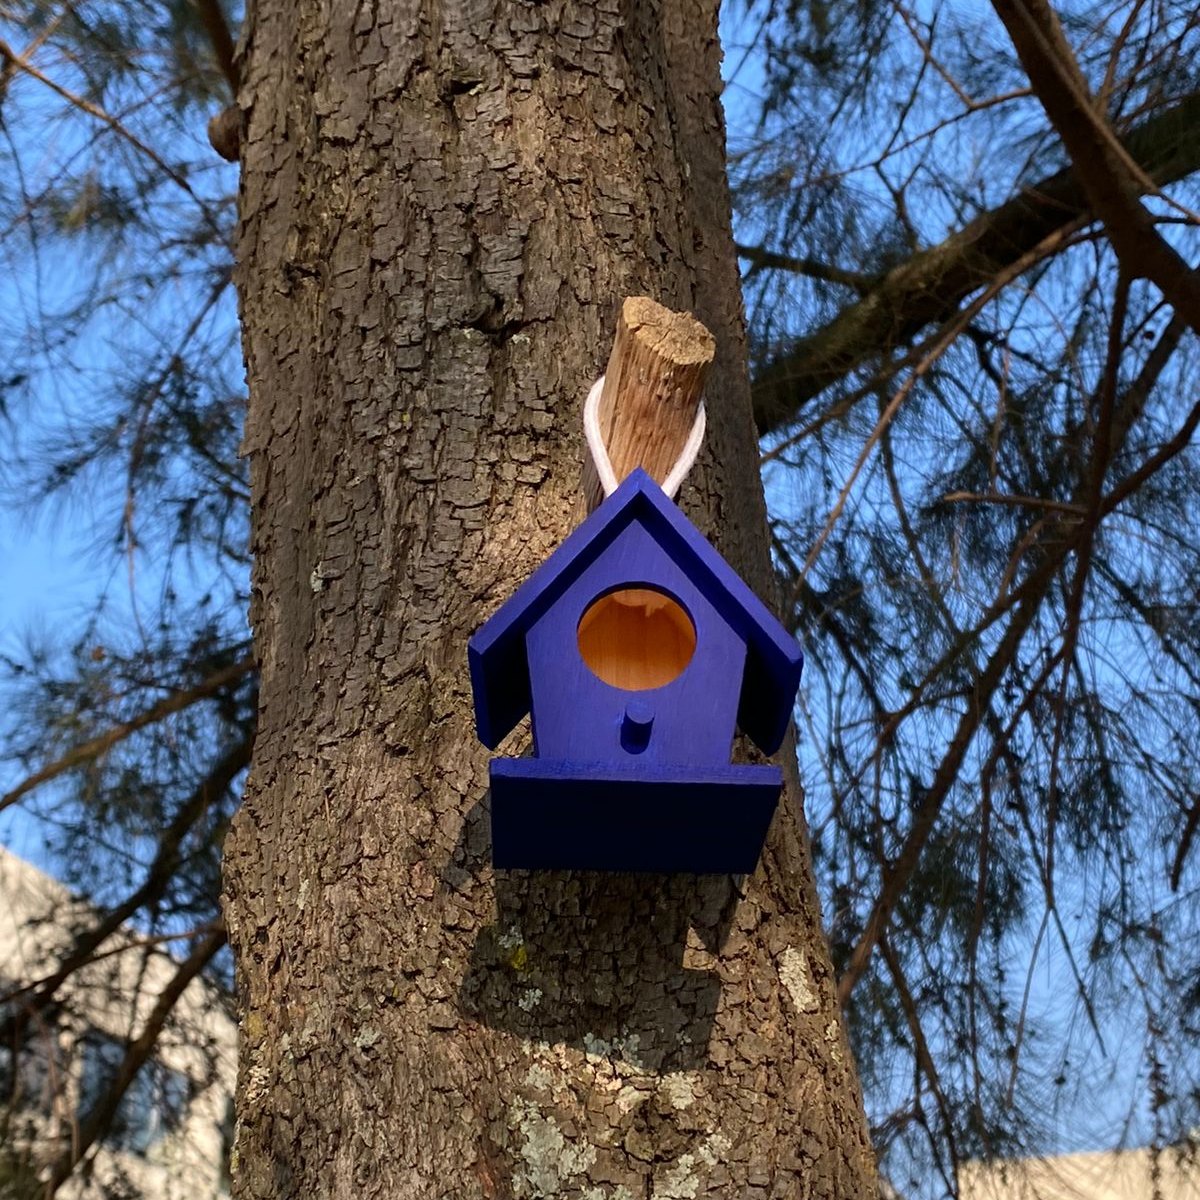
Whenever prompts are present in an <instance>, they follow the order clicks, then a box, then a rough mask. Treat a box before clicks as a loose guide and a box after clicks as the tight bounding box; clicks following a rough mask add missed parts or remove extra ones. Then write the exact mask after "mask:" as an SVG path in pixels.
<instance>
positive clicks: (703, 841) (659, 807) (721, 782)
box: [491, 758, 783, 875]
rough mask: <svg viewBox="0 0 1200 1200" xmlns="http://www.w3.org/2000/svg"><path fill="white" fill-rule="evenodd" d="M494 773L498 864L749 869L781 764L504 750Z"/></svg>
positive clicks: (716, 871)
mask: <svg viewBox="0 0 1200 1200" xmlns="http://www.w3.org/2000/svg"><path fill="white" fill-rule="evenodd" d="M491 783H492V862H493V863H494V864H495V866H497V867H499V868H501V869H526V870H576V871H655V872H669V873H693V874H721V875H748V874H750V873H751V872H752V871H753V870H754V868H755V866H756V865H757V863H758V855H759V851H760V850H761V849H762V845H763V842H764V841H765V840H766V836H767V829H768V827H769V826H770V824H771V817H772V816H773V815H774V812H775V805H776V804H777V803H778V800H779V793H780V789H781V788H782V786H783V773H782V772H781V771H780V769H779V768H778V767H773V766H746V765H723V766H722V765H710V766H700V767H697V766H687V767H681V766H669V767H664V766H656V765H652V764H648V763H647V764H641V763H639V764H636V765H630V766H629V767H627V768H623V767H617V766H613V765H612V764H611V763H603V764H588V763H577V762H557V761H555V760H553V759H543V758H497V759H493V760H492V764H491Z"/></svg>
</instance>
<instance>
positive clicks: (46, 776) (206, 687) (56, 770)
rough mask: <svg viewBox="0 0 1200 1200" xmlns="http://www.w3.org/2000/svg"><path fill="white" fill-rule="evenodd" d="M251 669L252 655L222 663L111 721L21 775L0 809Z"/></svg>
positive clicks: (4, 798)
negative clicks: (191, 682) (142, 708)
mask: <svg viewBox="0 0 1200 1200" xmlns="http://www.w3.org/2000/svg"><path fill="white" fill-rule="evenodd" d="M253 669H254V660H253V659H252V658H243V659H240V660H239V661H238V662H235V663H232V664H231V665H230V666H228V667H222V668H221V670H219V671H214V672H213V673H212V674H211V675H209V676H208V678H207V679H203V680H201V681H200V682H199V683H198V684H196V685H195V687H190V688H183V689H181V690H179V691H176V692H172V693H171V694H170V695H169V696H165V697H164V698H163V699H162V700H160V701H159V702H158V703H157V704H155V705H152V706H151V707H150V708H148V709H146V711H145V712H143V713H139V714H138V715H137V716H136V717H134V718H133V719H132V720H129V721H125V722H123V723H122V724H120V725H114V726H113V727H112V728H111V729H109V730H106V731H105V732H104V733H102V734H100V736H99V737H94V738H91V739H90V740H88V741H86V742H83V743H82V744H80V745H78V746H75V747H73V748H72V749H70V750H68V751H67V753H66V754H64V755H63V756H62V757H61V758H58V759H56V760H55V761H54V762H52V763H47V765H46V766H44V767H42V769H41V770H40V771H35V772H34V773H33V774H32V775H30V776H28V777H27V778H25V779H23V780H22V781H21V782H20V783H19V784H17V786H16V787H15V788H13V789H12V791H10V792H8V793H7V794H6V795H4V796H0V812H3V811H4V810H5V809H6V808H8V807H9V806H10V805H13V804H15V803H16V802H17V801H18V800H20V799H21V797H22V796H24V795H27V794H28V793H29V792H32V791H33V789H34V788H36V787H40V786H41V785H42V784H43V783H49V781H50V780H51V779H57V778H58V776H60V775H62V774H63V773H64V772H66V771H70V770H73V769H74V768H76V767H81V766H83V765H84V763H88V762H91V761H92V760H93V759H96V758H99V757H100V755H102V754H105V753H106V752H107V751H109V750H111V749H112V748H113V746H115V745H117V743H118V742H122V741H124V740H125V739H126V738H127V737H129V736H131V735H132V734H134V733H137V732H138V730H139V729H145V728H146V726H147V725H153V724H154V723H155V722H156V721H161V720H163V718H164V717H169V716H170V715H171V714H172V713H177V712H181V711H182V710H183V709H185V708H189V707H190V706H191V705H193V704H196V703H197V702H199V701H201V700H207V699H208V698H209V697H210V696H213V695H215V694H216V693H217V692H219V691H220V690H221V689H222V688H225V687H228V686H229V685H230V684H231V683H236V682H237V681H238V680H239V679H241V678H243V677H244V676H245V675H247V674H249V673H250V671H252V670H253Z"/></svg>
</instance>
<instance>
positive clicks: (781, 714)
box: [467, 468, 803, 754]
mask: <svg viewBox="0 0 1200 1200" xmlns="http://www.w3.org/2000/svg"><path fill="white" fill-rule="evenodd" d="M634 522H639V523H640V524H641V525H642V527H643V528H644V529H645V531H646V532H647V534H649V536H650V537H651V538H652V539H653V540H654V542H655V543H656V544H657V545H659V546H660V547H661V548H662V550H663V552H664V554H666V555H668V556H669V557H670V558H671V560H672V561H673V562H674V563H675V564H676V566H678V567H679V568H680V570H682V571H683V572H684V573H685V574H686V575H687V576H688V578H689V579H690V580H691V582H692V583H693V584H694V585H695V586H696V587H697V588H698V589H700V591H701V592H702V593H703V594H704V596H705V598H706V599H707V600H708V601H709V602H710V603H711V604H712V605H713V606H714V607H715V608H716V609H717V611H718V612H719V614H720V616H721V617H722V619H723V620H724V621H726V622H727V623H728V624H729V626H730V627H731V628H732V629H733V630H734V631H735V632H736V633H737V635H738V636H739V637H740V638H741V640H742V641H743V642H744V643H745V645H746V665H745V670H744V671H743V673H742V679H741V694H740V696H739V700H738V724H739V725H740V727H741V729H742V731H743V732H744V733H746V734H748V735H749V736H750V737H751V738H753V739H754V741H755V742H756V743H757V744H758V745H759V747H761V748H762V749H763V750H764V751H765V752H767V753H768V754H770V753H773V752H774V751H775V750H777V749H778V748H779V744H780V742H782V740H783V735H784V732H785V731H786V729H787V724H788V720H789V718H790V717H791V712H792V702H793V700H794V699H795V696H796V688H797V687H798V686H799V683H800V669H801V666H802V663H803V656H802V654H801V653H800V647H799V645H797V643H796V639H795V638H793V637H792V636H791V635H790V634H789V633H788V632H787V630H786V629H784V627H783V626H782V625H781V624H780V623H779V621H778V620H776V618H775V617H774V616H773V615H772V614H771V613H770V611H769V610H768V609H767V607H766V605H765V604H763V602H762V601H761V600H760V599H759V598H758V597H757V596H756V595H755V594H754V592H752V591H751V590H750V588H749V586H748V585H747V584H746V583H745V582H744V581H743V580H742V579H741V578H740V577H739V576H738V574H737V572H735V571H734V569H733V568H732V567H731V566H730V565H729V564H728V563H727V562H726V561H725V560H724V559H723V558H722V557H721V556H720V554H718V553H717V551H716V550H715V549H713V547H712V546H711V545H710V544H709V543H708V541H707V540H706V539H705V537H704V535H703V534H701V532H700V531H699V530H698V529H697V528H696V527H695V526H694V525H693V524H692V523H691V522H690V521H689V520H688V519H687V517H685V516H684V515H683V513H682V512H680V511H679V509H678V508H676V506H675V505H674V504H673V503H672V502H671V501H670V500H669V499H668V498H667V496H666V494H665V493H664V492H663V490H662V489H661V488H660V487H659V486H658V484H656V483H655V482H654V480H653V479H651V478H650V476H649V475H647V474H646V472H645V471H643V470H641V469H640V468H639V469H638V470H635V471H634V472H633V473H632V474H631V475H629V476H628V477H627V478H626V479H625V481H624V482H623V483H622V484H621V486H620V487H619V488H618V489H617V490H616V491H615V492H614V493H613V494H612V495H611V496H610V497H609V498H608V499H607V500H605V501H604V503H603V504H602V505H600V507H599V508H598V509H596V511H595V512H594V513H592V515H591V516H590V517H588V519H587V520H586V521H584V522H583V524H582V525H580V526H579V527H578V528H577V529H575V530H574V532H572V533H571V534H570V535H569V536H568V537H567V539H566V540H565V541H564V542H563V543H562V545H561V546H559V547H558V549H557V550H555V551H554V553H553V554H551V555H550V557H549V558H548V559H546V561H545V562H544V563H542V565H541V566H540V567H539V568H538V569H537V570H536V571H535V572H534V573H533V574H532V575H531V576H530V577H529V579H528V580H526V582H525V583H523V584H522V585H521V586H520V587H519V588H518V589H517V590H516V592H515V593H514V594H513V596H512V598H511V599H510V600H509V601H508V602H507V603H506V604H504V605H502V606H501V608H500V609H499V610H498V611H497V612H496V613H495V614H494V615H493V616H492V617H491V619H490V620H488V621H487V622H486V623H485V624H484V625H483V626H482V627H481V628H480V629H479V630H478V631H477V632H476V633H475V635H474V637H472V638H471V640H470V642H469V643H468V646H467V657H468V660H469V663H470V669H471V686H472V689H473V691H474V693H475V722H476V726H477V728H478V731H479V738H480V740H481V741H482V742H483V743H484V745H486V746H488V747H490V748H493V749H494V748H495V747H496V746H497V745H498V744H499V742H500V741H501V739H502V738H503V737H504V736H505V735H506V734H507V733H508V732H509V731H510V730H511V729H512V728H513V727H514V726H515V725H516V724H517V722H518V721H520V720H521V718H522V717H524V716H525V714H526V713H527V712H529V709H530V703H531V693H530V682H529V663H528V658H527V655H526V649H525V635H526V633H527V632H528V631H529V629H530V628H531V627H532V626H533V625H534V623H535V622H536V621H538V620H539V619H540V618H541V617H542V616H543V615H544V614H545V613H546V612H548V611H549V610H550V609H551V608H552V607H553V606H554V604H555V602H556V601H557V600H558V599H559V597H561V596H562V594H563V593H564V592H565V591H566V590H567V588H569V587H570V586H571V585H572V583H573V582H574V581H575V580H576V579H578V578H579V576H580V574H581V573H582V572H583V571H585V570H586V569H587V568H588V567H589V566H591V564H592V563H594V562H595V561H596V559H597V558H599V557H600V556H601V555H602V554H603V553H604V551H605V550H606V549H607V548H608V547H609V546H610V545H612V543H613V541H614V540H615V539H616V538H617V536H618V535H619V534H620V533H621V532H622V531H623V530H624V529H626V528H628V527H629V525H631V524H632V523H634ZM646 582H648V581H646ZM700 652H701V650H700V648H699V647H698V648H697V653H698V654H699V653H700Z"/></svg>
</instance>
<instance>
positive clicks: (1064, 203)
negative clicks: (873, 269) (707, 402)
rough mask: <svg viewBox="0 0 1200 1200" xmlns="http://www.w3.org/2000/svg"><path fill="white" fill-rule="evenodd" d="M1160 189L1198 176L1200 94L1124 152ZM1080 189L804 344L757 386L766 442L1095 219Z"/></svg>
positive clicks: (1007, 220) (982, 222) (942, 255)
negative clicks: (1001, 276)
mask: <svg viewBox="0 0 1200 1200" xmlns="http://www.w3.org/2000/svg"><path fill="white" fill-rule="evenodd" d="M1121 144H1122V145H1123V147H1124V149H1125V151H1126V152H1127V153H1128V154H1129V156H1130V158H1131V159H1132V160H1133V161H1134V162H1135V163H1136V164H1137V165H1138V168H1139V169H1140V170H1141V171H1142V172H1143V173H1144V174H1145V175H1146V176H1147V178H1148V179H1150V180H1151V181H1153V183H1154V184H1155V185H1157V186H1161V185H1163V184H1167V183H1173V182H1175V181H1177V180H1179V179H1182V178H1184V177H1185V176H1187V175H1190V174H1191V173H1192V172H1193V171H1195V170H1197V169H1198V168H1200V93H1195V94H1193V95H1190V96H1188V97H1187V98H1186V99H1185V100H1183V101H1182V102H1181V103H1179V104H1177V105H1176V106H1174V107H1173V108H1170V109H1168V110H1167V111H1165V112H1161V113H1159V114H1158V115H1156V116H1154V117H1151V118H1149V119H1148V120H1146V121H1144V122H1142V123H1141V124H1140V125H1138V126H1137V127H1136V128H1134V129H1133V130H1131V131H1130V132H1129V134H1128V135H1127V136H1125V138H1124V139H1123V140H1122V143H1121ZM1090 214H1091V209H1090V207H1089V204H1088V199H1087V195H1086V193H1085V191H1084V189H1083V186H1082V183H1081V182H1080V180H1079V179H1078V178H1077V176H1076V175H1075V173H1074V171H1073V170H1071V169H1069V168H1068V169H1066V170H1062V171H1059V172H1057V173H1056V174H1054V175H1051V176H1049V177H1047V178H1045V179H1042V180H1040V181H1039V182H1038V183H1035V184H1032V185H1030V186H1029V187H1026V188H1023V189H1022V190H1021V191H1020V192H1019V193H1018V195H1016V196H1015V197H1013V199H1011V200H1009V201H1007V202H1006V203H1004V204H1002V205H1000V206H999V207H998V208H995V209H992V210H991V211H989V212H986V213H982V214H981V215H980V216H978V217H976V218H975V219H974V220H973V221H971V222H970V223H969V224H968V225H966V226H964V227H963V228H962V229H960V230H959V231H958V232H957V233H955V234H953V235H952V236H951V237H949V238H947V239H946V240H945V241H944V242H941V243H940V244H939V245H937V246H934V247H932V248H931V249H929V250H924V251H922V252H921V253H919V254H916V255H914V256H913V257H912V258H910V259H908V260H907V261H906V262H904V263H902V264H901V265H900V266H897V267H895V268H893V269H892V270H891V271H889V272H888V273H887V274H886V275H885V276H884V277H883V278H882V279H881V280H880V281H879V283H878V285H877V286H875V287H874V288H872V289H871V291H870V292H869V293H867V294H866V295H865V296H864V297H863V298H862V299H861V300H859V301H857V302H856V303H854V304H852V305H850V306H849V307H848V308H846V309H844V310H843V311H842V312H841V313H839V314H838V315H837V316H836V317H835V318H834V319H833V320H832V321H830V322H829V323H828V324H826V325H824V326H822V328H820V329H818V330H816V331H815V332H813V333H811V334H808V335H806V336H805V337H803V338H800V339H798V340H797V341H796V343H795V344H794V345H793V346H792V347H791V349H789V350H788V351H787V352H785V353H784V354H782V355H780V356H779V357H778V358H776V359H775V361H774V362H772V363H771V364H770V365H769V366H767V367H766V368H764V369H763V370H762V371H761V372H759V373H758V375H757V376H756V378H755V380H754V411H755V420H756V421H757V423H758V428H759V432H760V433H769V432H771V431H773V430H776V429H779V428H780V427H782V426H784V425H787V424H788V423H789V422H791V421H792V420H794V419H795V417H796V415H797V414H798V413H799V411H800V410H801V408H802V407H803V405H804V404H805V403H806V402H807V401H808V400H811V399H812V398H813V397H814V396H816V395H818V394H819V393H820V392H821V391H823V390H824V389H825V388H827V387H829V386H830V385H831V384H833V383H835V382H837V381H838V380H839V379H842V378H843V377H844V376H846V375H848V374H849V373H850V372H852V371H854V370H856V369H857V368H859V367H861V366H863V365H864V364H865V363H867V362H868V361H869V360H871V359H873V358H875V357H877V356H879V355H882V354H886V353H887V352H888V351H890V350H893V349H895V348H896V347H897V346H899V345H902V344H904V343H906V342H907V341H908V340H910V339H911V338H913V337H915V336H916V334H917V333H919V332H920V331H921V330H922V329H923V328H924V327H925V326H926V325H929V324H930V323H932V322H940V321H945V320H947V319H948V318H950V317H952V316H953V315H954V314H955V313H956V312H957V311H958V308H959V305H960V304H961V303H962V301H963V300H964V299H966V297H967V296H969V295H970V294H971V293H972V292H974V291H975V290H977V289H978V288H981V287H985V286H987V284H988V283H989V282H990V281H991V280H992V279H993V278H994V277H995V276H996V275H997V274H998V273H999V272H1001V271H1003V270H1004V269H1005V268H1006V267H1008V266H1009V265H1010V264H1011V263H1013V262H1015V261H1017V260H1018V259H1020V258H1021V256H1022V255H1025V254H1028V253H1029V251H1030V250H1031V249H1032V248H1033V247H1035V246H1037V245H1038V244H1039V243H1041V242H1042V241H1044V239H1046V238H1047V237H1049V236H1050V235H1051V234H1053V233H1055V232H1058V231H1060V230H1063V229H1065V228H1067V227H1069V226H1071V225H1072V224H1074V223H1075V222H1077V221H1079V220H1081V219H1083V218H1086V217H1088V216H1089V215H1090Z"/></svg>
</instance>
